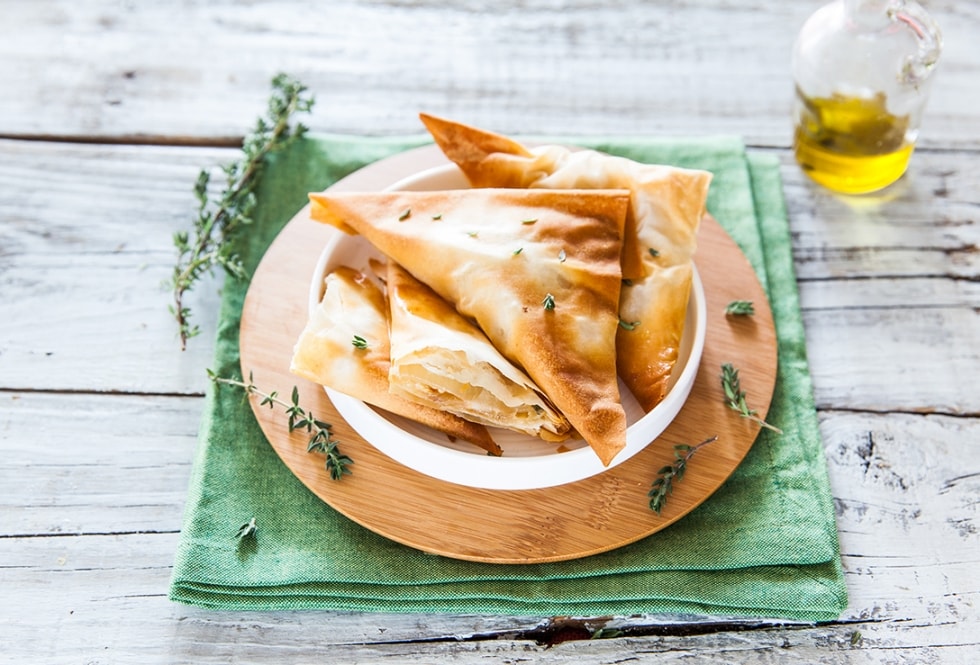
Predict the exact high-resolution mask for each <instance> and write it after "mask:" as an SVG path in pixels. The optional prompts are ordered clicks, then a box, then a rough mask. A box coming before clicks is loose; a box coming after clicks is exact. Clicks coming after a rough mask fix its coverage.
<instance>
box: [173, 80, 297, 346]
mask: <svg viewBox="0 0 980 665" xmlns="http://www.w3.org/2000/svg"><path fill="white" fill-rule="evenodd" d="M305 93H306V86H304V85H303V84H302V83H300V82H299V81H297V80H295V79H293V78H291V77H289V76H287V75H286V74H279V75H277V76H276V77H275V78H274V79H272V95H271V97H270V98H269V106H268V110H267V112H266V115H265V116H264V117H260V118H259V119H258V120H257V121H256V123H255V127H254V129H252V131H251V133H250V134H248V135H246V136H245V138H244V140H243V141H242V155H241V159H240V160H239V161H236V162H232V163H230V164H226V165H224V166H222V167H221V171H222V173H223V174H224V177H225V181H226V182H225V187H224V190H223V191H222V192H221V195H220V196H219V197H217V198H216V199H212V198H211V196H210V194H209V192H208V186H209V185H210V183H211V172H210V171H209V170H207V169H204V170H202V171H201V172H200V173H199V174H198V176H197V181H196V182H195V183H194V197H195V198H196V199H197V204H198V205H197V218H196V219H195V220H194V227H193V229H192V230H191V231H178V232H176V233H174V235H173V243H174V247H175V248H176V250H177V261H176V264H175V265H174V269H173V274H172V276H171V277H170V279H169V280H168V282H167V286H168V288H169V289H170V290H171V292H172V295H173V302H172V303H171V304H170V307H169V309H170V313H171V314H172V315H173V316H174V318H175V319H176V321H177V328H178V334H179V335H180V348H181V350H183V349H186V348H187V340H188V339H189V338H191V337H194V336H195V335H197V334H199V333H200V328H199V327H198V326H197V325H194V324H192V323H191V310H190V307H189V306H188V305H187V304H186V302H185V296H186V295H187V292H188V291H190V290H191V289H193V287H194V285H195V284H196V283H197V282H198V280H200V279H201V278H202V277H203V276H204V275H205V274H213V273H214V270H215V268H219V267H220V268H223V269H224V270H225V272H226V273H227V274H228V275H231V276H233V277H236V278H238V279H241V278H243V277H245V272H246V271H245V267H244V265H243V264H242V261H241V258H240V257H239V256H238V255H237V254H236V253H235V251H234V247H233V245H232V243H231V240H232V239H233V238H234V237H235V236H236V235H237V234H239V233H240V232H241V230H242V228H243V227H245V226H248V225H249V224H251V223H252V214H253V213H254V211H255V205H256V198H255V191H256V187H257V185H258V181H259V177H260V176H261V174H262V168H263V164H264V162H265V158H266V156H267V155H268V154H269V153H270V152H272V151H274V150H279V149H281V148H283V147H285V146H286V145H288V144H290V143H292V142H293V141H295V140H296V139H298V138H299V137H301V136H303V134H305V133H306V127H304V126H303V125H302V124H300V123H297V124H296V126H295V127H293V126H291V125H290V120H291V119H292V116H293V114H294V113H298V112H302V113H308V112H309V111H310V110H311V109H312V108H313V97H312V96H307V95H306V94H305Z"/></svg>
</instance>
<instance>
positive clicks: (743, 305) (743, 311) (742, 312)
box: [725, 300, 755, 316]
mask: <svg viewBox="0 0 980 665" xmlns="http://www.w3.org/2000/svg"><path fill="white" fill-rule="evenodd" d="M753 314H755V305H754V304H752V301H751V300H733V301H731V302H730V303H728V305H726V306H725V315H726V316H752V315H753Z"/></svg>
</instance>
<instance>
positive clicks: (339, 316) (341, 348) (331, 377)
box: [290, 267, 500, 455]
mask: <svg viewBox="0 0 980 665" xmlns="http://www.w3.org/2000/svg"><path fill="white" fill-rule="evenodd" d="M325 284H326V290H325V291H324V294H323V299H322V300H321V301H320V304H319V306H318V307H317V308H316V309H315V310H314V311H313V312H312V313H311V315H310V318H309V320H308V322H307V324H306V327H305V328H304V330H303V332H302V333H301V334H300V337H299V339H298V340H297V342H296V345H295V347H294V349H293V357H292V362H291V364H290V371H291V372H293V373H294V374H296V375H297V376H300V377H303V378H305V379H309V380H310V381H314V382H316V383H319V384H320V385H324V386H327V387H329V388H332V389H334V390H336V391H338V392H342V393H344V394H346V395H350V396H351V397H353V398H355V399H359V400H361V401H363V402H366V403H368V404H371V405H374V406H377V407H380V408H382V409H385V410H387V411H390V412H392V413H396V414H398V415H401V416H404V417H406V418H410V419H412V420H415V421H416V422H420V423H422V424H424V425H428V426H429V427H432V428H434V429H437V430H439V431H441V432H445V433H446V434H447V435H449V436H452V437H456V438H459V439H462V440H464V441H469V442H470V443H473V444H476V445H477V446H479V447H480V448H483V449H484V450H486V451H488V452H490V453H491V454H494V455H499V454H500V447H499V446H498V445H497V443H496V442H495V441H494V440H493V438H492V437H491V436H490V432H489V431H487V428H486V427H484V426H483V425H480V424H478V423H473V422H469V421H467V420H465V419H463V418H460V417H459V416H456V415H453V414H451V413H447V412H445V411H442V410H440V409H435V408H432V407H428V406H424V405H420V404H417V403H415V402H413V401H410V400H406V399H404V398H403V397H400V396H398V395H395V394H392V393H391V391H390V390H389V384H388V372H389V369H390V364H391V361H390V345H389V338H388V306H387V303H386V302H385V297H384V294H383V293H382V292H381V289H379V288H378V287H377V286H376V285H375V284H374V283H373V282H371V281H370V280H369V279H368V278H367V277H366V276H365V275H363V274H362V273H360V272H358V271H356V270H353V269H352V268H347V267H340V268H337V269H336V270H335V271H333V272H331V273H330V274H329V275H327V277H326V279H325ZM355 336H356V338H357V339H358V340H362V341H359V342H358V344H357V345H355V344H354V340H355Z"/></svg>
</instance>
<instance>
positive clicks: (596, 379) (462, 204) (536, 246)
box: [310, 189, 629, 465]
mask: <svg viewBox="0 0 980 665" xmlns="http://www.w3.org/2000/svg"><path fill="white" fill-rule="evenodd" d="M310 199H311V201H312V203H313V205H312V206H311V216H312V218H313V219H315V220H318V221H322V222H326V223H330V224H333V225H334V226H337V227H339V228H345V227H347V228H351V229H354V230H355V231H356V232H358V233H360V234H361V235H363V236H364V237H365V238H366V239H367V240H368V241H369V242H370V243H371V244H372V245H374V247H376V248H377V249H378V250H379V251H380V252H382V253H383V254H385V255H387V256H388V257H389V258H390V259H391V260H393V261H395V262H397V263H399V264H401V265H402V266H403V267H404V268H405V269H406V270H407V271H408V272H410V273H411V274H412V275H413V276H414V277H415V278H416V279H418V280H419V281H421V282H423V283H424V284H427V285H428V286H429V287H430V288H431V289H432V290H433V291H435V292H436V293H437V294H439V295H440V296H441V297H443V298H444V299H446V300H447V301H449V302H450V303H452V305H453V306H454V307H455V308H456V310H457V311H458V312H459V313H460V314H462V315H463V316H466V317H468V318H471V319H472V320H473V321H475V323H476V324H477V325H478V326H479V327H480V329H481V330H482V331H483V332H484V333H485V334H486V336H487V337H488V338H489V339H490V341H491V342H492V343H493V345H494V346H495V347H496V348H497V349H498V350H499V351H500V352H501V353H502V354H503V355H504V356H505V357H506V358H508V359H509V360H511V361H512V362H514V363H515V364H517V365H518V366H519V367H520V368H521V369H523V370H524V371H525V372H526V373H527V374H528V376H529V377H530V378H531V379H532V380H533V381H534V382H535V383H536V384H537V385H538V386H539V387H540V388H541V390H542V391H544V393H545V394H546V395H547V396H548V397H549V398H550V400H551V402H552V403H553V404H554V405H555V407H556V408H557V409H558V410H559V411H560V412H561V413H562V414H564V415H565V417H566V418H567V419H568V421H569V422H570V423H571V425H572V427H573V428H574V429H575V430H576V431H577V432H578V433H579V434H580V435H581V436H582V438H584V439H585V441H586V442H587V443H588V444H589V445H590V446H591V447H592V449H593V450H594V451H595V453H596V454H597V455H598V457H599V459H600V460H601V461H602V463H603V464H605V465H608V464H609V463H610V462H611V461H612V459H613V458H614V457H615V456H616V454H617V453H618V452H619V451H620V450H622V449H623V448H624V447H625V445H626V427H627V424H626V414H625V412H624V410H623V407H622V404H621V402H620V395H619V385H618V381H617V375H616V330H617V328H618V326H619V316H618V307H619V295H620V288H621V282H622V270H621V268H620V250H621V247H622V234H623V225H624V223H625V218H626V210H627V208H628V206H629V193H628V192H625V191H622V190H608V191H607V190H603V191H547V190H516V189H465V190H451V191H439V192H411V191H402V192H384V193H350V194H311V195H310Z"/></svg>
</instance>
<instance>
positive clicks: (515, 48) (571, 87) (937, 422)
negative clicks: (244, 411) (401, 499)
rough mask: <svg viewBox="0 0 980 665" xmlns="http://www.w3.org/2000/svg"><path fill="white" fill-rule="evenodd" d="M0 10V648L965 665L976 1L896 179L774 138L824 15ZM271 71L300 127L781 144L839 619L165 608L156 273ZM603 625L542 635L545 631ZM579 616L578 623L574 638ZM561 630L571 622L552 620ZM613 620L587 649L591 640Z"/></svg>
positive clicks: (207, 657) (699, 8)
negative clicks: (305, 114)
mask: <svg viewBox="0 0 980 665" xmlns="http://www.w3.org/2000/svg"><path fill="white" fill-rule="evenodd" d="M319 4H320V5H321V6H315V5H316V3H309V2H288V1H283V2H233V1H231V0H219V1H215V2H205V1H204V0H197V1H190V2H181V3H177V2H159V3H136V2H126V3H123V2H108V1H105V2H98V1H95V0H82V1H78V2H65V1H60V2H59V1H53V0H52V1H38V2H17V1H15V0H0V590H2V591H0V598H2V602H0V661H2V662H11V663H27V662H32V663H34V662H45V663H82V662H85V663H129V662H136V661H139V662H162V663H175V662H196V663H203V662H216V663H217V662H221V663H227V662H269V663H273V662H274V663H292V662H306V661H312V660H316V661H342V662H376V661H385V662H404V661H418V662H434V661H437V660H438V661H440V662H441V661H443V660H447V659H449V658H450V657H451V658H453V659H455V660H456V661H458V662H464V663H476V662H507V663H516V662H529V661H534V662H537V661H540V662H575V663H614V662H622V661H624V660H627V661H630V662H632V661H633V660H634V659H637V658H642V657H643V656H650V657H651V658H653V657H654V656H655V657H657V658H658V659H659V660H658V662H680V661H684V662H687V659H689V658H693V657H697V660H696V661H694V662H712V663H715V662H717V663H721V662H725V663H729V662H731V663H736V662H737V663H772V662H780V663H789V662H793V663H818V662H819V663H845V662H846V663H974V662H978V661H977V659H978V658H980V638H978V634H980V609H978V603H980V573H978V566H980V536H978V531H980V524H978V514H977V512H978V497H980V385H978V383H980V381H978V376H980V352H978V349H980V316H978V311H980V255H978V249H977V248H978V244H980V230H978V222H977V220H978V217H980V175H978V164H980V46H978V41H977V37H978V35H980V5H978V4H977V3H976V2H975V0H948V1H946V2H932V3H929V5H928V6H929V8H930V11H931V12H932V13H933V14H934V16H935V17H936V18H937V19H938V21H939V22H940V24H941V25H942V26H943V28H944V32H945V37H946V50H945V54H944V59H943V61H942V64H941V71H940V73H939V78H938V80H937V84H936V87H935V89H934V92H933V97H932V101H931V103H930V107H929V109H928V112H927V116H926V120H925V125H924V128H923V133H922V139H921V142H920V147H919V149H918V150H917V151H916V153H915V156H914V158H913V161H912V166H911V169H910V171H909V173H908V174H907V175H906V177H905V178H904V179H903V180H902V181H900V183H899V184H897V185H896V186H894V187H893V188H891V189H890V190H888V191H887V192H886V193H885V195H884V196H882V197H879V199H878V200H877V201H875V202H871V201H866V200H865V201H861V202H847V201H844V200H842V199H839V198H836V197H834V196H832V195H829V194H828V193H826V192H825V191H823V190H821V189H819V188H818V187H816V186H814V185H813V184H811V183H810V182H808V181H807V180H806V179H805V178H804V177H803V176H802V175H801V173H800V171H799V170H798V169H797V168H796V166H795V165H794V163H793V160H792V155H791V152H790V149H789V148H790V121H789V110H790V96H791V92H792V84H791V81H790V77H789V49H790V45H791V42H792V39H793V36H794V34H795V33H796V31H797V30H798V29H799V27H800V25H801V24H802V22H803V20H804V19H805V17H806V16H807V15H808V14H809V13H810V12H812V11H813V10H814V9H815V8H816V7H817V6H819V4H820V2H819V0H817V1H816V2H814V1H807V2H795V3H761V4H760V3H750V2H723V1H721V0H700V1H693V0H692V1H690V2H682V1H675V2H663V3H647V4H648V6H634V5H635V4H638V3H631V2H625V1H621V0H620V1H617V0H612V1H610V2H606V3H596V2H579V1H573V2H559V1H558V0H551V1H549V0H529V1H528V2H502V3H474V2H464V1H461V0H457V1H454V0H443V1H441V2H413V1H410V0H406V1H405V2H371V3H368V2H356V1H354V0H334V1H332V2H329V3H319ZM278 71H286V72H289V73H291V74H293V75H294V76H296V77H298V78H299V79H301V80H302V81H304V82H305V83H306V84H307V85H309V87H310V88H311V90H312V91H313V92H314V93H315V94H316V96H317V104H316V107H315V109H314V113H313V115H312V116H311V117H310V118H309V120H308V124H310V125H311V126H312V128H313V130H314V131H329V132H341V133H354V134H407V133H420V132H421V131H422V128H421V127H420V125H419V124H418V121H417V118H416V113H417V112H418V111H420V110H426V111H428V112H432V113H435V114H439V115H444V116H447V117H452V118H456V119H460V120H464V121H467V122H471V123H472V124H475V125H478V126H482V127H487V128H492V129H495V130H498V131H501V132H505V133H511V134H575V133H579V134H592V135H601V134H608V135H633V134H650V135H691V134H714V133H725V134H738V135H741V136H743V137H744V139H745V141H746V143H747V144H748V145H749V146H750V147H751V148H752V149H755V150H760V151H767V152H771V153H774V154H776V155H778V156H779V157H780V159H781V160H782V163H783V170H782V175H783V178H784V184H785V194H786V200H787V205H788V209H789V216H790V224H791V229H792V234H793V241H794V256H795V260H796V268H797V271H798V278H799V288H800V293H801V298H802V304H803V308H804V313H803V314H804V321H805V324H806V332H807V342H808V348H809V356H810V361H811V367H812V374H813V381H814V386H815V396H816V402H817V405H818V408H819V414H820V421H821V431H822V434H823V438H824V443H825V450H826V456H827V461H828V464H829V467H830V477H831V482H832V488H833V493H834V497H835V504H836V507H837V516H838V520H839V528H840V537H841V543H842V550H843V564H844V568H845V571H846V577H847V584H848V588H849V593H850V599H851V600H850V606H849V608H848V609H847V610H846V612H845V613H844V614H843V616H842V617H841V618H840V620H839V621H835V622H831V623H829V624H825V625H792V626H790V625H778V624H776V623H772V622H730V621H727V620H724V619H722V618H718V619H714V618H710V617H702V618H695V619H691V618H684V617H664V616H638V617H628V618H626V617H621V618H616V619H614V620H613V621H611V622H609V623H608V624H604V622H603V621H599V620H586V619H574V620H560V619H554V618H549V617H532V618H514V617H494V616H442V615H437V616H433V615H418V616H416V615H409V616H403V615H377V614H359V613H323V612H311V613H258V614H255V613H233V612H208V611H204V610H198V609H195V608H191V607H185V606H180V605H175V604H173V603H171V602H170V601H168V600H167V597H166V592H167V585H168V580H169V575H170V566H171V563H172V560H173V554H174V550H175V547H176V544H177V540H178V531H179V528H180V524H181V517H182V511H183V505H184V498H185V492H186V488H187V483H188V475H189V472H190V466H191V461H192V458H193V456H194V451H195V447H196V432H197V427H198V417H199V414H200V411H201V408H202V403H203V400H202V395H203V392H204V390H205V384H206V377H205V373H204V368H205V367H207V366H208V363H209V362H210V359H211V353H212V347H211V342H210V334H209V333H210V331H211V330H213V326H214V322H215V316H216V313H215V305H216V303H217V302H218V295H217V291H218V288H219V287H220V284H219V283H217V282H212V283H208V284H204V285H202V286H201V287H200V288H199V289H198V290H197V291H196V293H195V296H194V301H193V303H192V304H193V308H194V310H195V312H196V313H197V315H198V322H199V323H200V324H201V325H202V326H203V327H204V329H205V331H206V332H205V334H204V335H203V336H201V337H198V338H195V339H194V340H192V341H191V344H190V347H189V349H188V350H187V351H186V352H183V353H182V352H181V351H180V350H179V345H178V343H177V340H176V338H175V328H174V324H173V322H172V321H171V319H170V315H169V314H168V312H167V302H168V297H167V293H166V292H165V290H164V289H163V288H162V287H161V283H162V282H163V281H164V280H165V279H166V277H167V276H168V274H169V271H170V269H171V268H172V266H173V262H174V254H173V249H172V245H171V240H170V237H171V234H172V233H173V232H174V231H175V230H178V229H183V228H187V227H188V226H189V224H190V220H191V219H192V218H193V214H194V205H195V202H194V200H193V196H192V195H191V188H192V185H193V182H194V179H195V177H196V174H197V172H198V170H199V169H200V168H201V167H203V166H209V165H212V164H216V163H219V162H226V161H229V160H231V159H234V158H235V156H236V154H237V151H236V146H237V142H238V141H239V140H240V137H241V136H242V134H243V133H244V132H245V131H246V130H247V128H248V127H250V126H251V124H252V122H253V121H254V119H255V117H256V116H257V115H258V114H259V113H260V112H261V110H262V109H263V108H264V104H265V100H266V98H267V95H268V90H269V80H270V79H271V77H272V76H273V75H274V74H275V73H276V72H278ZM603 625H607V627H616V628H619V629H620V632H619V634H618V636H615V637H608V638H605V639H598V640H589V641H584V640H570V641H564V642H561V643H560V644H557V645H555V646H553V647H551V648H547V647H546V646H542V643H546V642H548V641H549V640H551V641H555V638H554V636H555V634H556V633H557V631H559V630H560V629H562V628H563V627H566V628H567V627H572V628H576V627H577V628H579V629H582V628H584V629H586V630H585V632H588V631H589V630H594V629H595V628H597V627H601V626H603ZM579 632H583V631H581V630H580V631H579ZM571 634H573V633H565V635H571ZM606 634H610V633H609V632H608V631H607V632H606Z"/></svg>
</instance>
